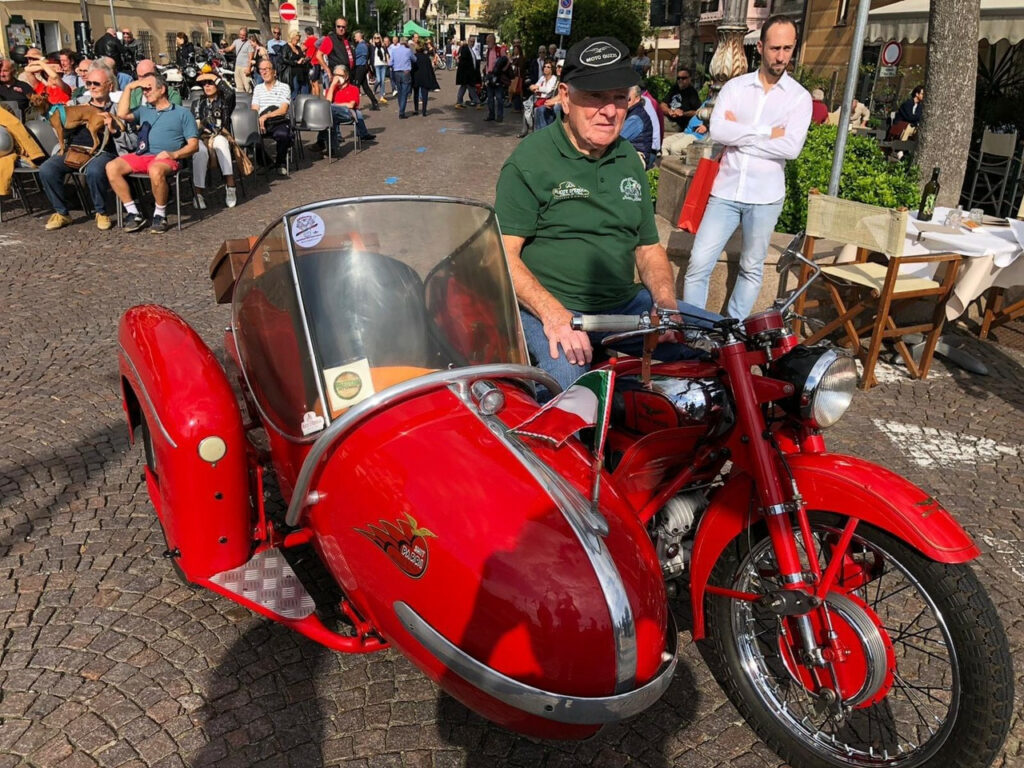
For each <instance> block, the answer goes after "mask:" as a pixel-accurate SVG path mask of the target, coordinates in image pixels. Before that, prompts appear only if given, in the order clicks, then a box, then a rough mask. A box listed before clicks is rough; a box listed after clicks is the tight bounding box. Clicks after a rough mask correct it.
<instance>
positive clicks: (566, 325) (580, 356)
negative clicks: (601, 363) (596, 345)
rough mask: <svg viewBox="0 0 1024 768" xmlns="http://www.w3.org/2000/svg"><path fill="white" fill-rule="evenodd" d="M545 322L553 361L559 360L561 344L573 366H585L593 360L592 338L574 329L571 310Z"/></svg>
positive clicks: (560, 312)
mask: <svg viewBox="0 0 1024 768" xmlns="http://www.w3.org/2000/svg"><path fill="white" fill-rule="evenodd" d="M543 322H544V335H545V336H547V339H548V350H549V352H550V354H551V359H553V360H555V359H557V358H558V346H559V344H561V346H562V349H563V350H564V351H565V359H566V360H568V361H569V362H570V363H572V364H573V365H583V364H584V363H589V362H590V361H591V360H592V359H593V357H594V349H593V347H591V345H590V337H589V336H587V334H586V333H585V332H584V331H574V330H573V329H572V325H571V323H572V313H571V312H570V311H569V310H567V309H561V310H559V311H557V312H555V313H553V314H552V316H550V317H545V318H544V321H543Z"/></svg>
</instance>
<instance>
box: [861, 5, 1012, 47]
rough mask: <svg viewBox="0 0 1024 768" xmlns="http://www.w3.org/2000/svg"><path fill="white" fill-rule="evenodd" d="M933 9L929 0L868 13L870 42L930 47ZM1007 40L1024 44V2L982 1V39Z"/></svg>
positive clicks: (980, 30) (887, 7)
mask: <svg viewBox="0 0 1024 768" xmlns="http://www.w3.org/2000/svg"><path fill="white" fill-rule="evenodd" d="M930 5H931V4H930V2H929V0H900V2H898V3H893V4H892V5H887V6H885V7H884V8H873V9H872V10H871V11H870V12H869V13H868V32H867V39H868V40H869V41H872V42H874V41H885V40H899V41H901V42H904V43H927V42H928V9H929V7H930ZM1004 38H1005V39H1007V40H1009V41H1010V43H1011V44H1014V43H1019V42H1020V41H1021V40H1024V2H1021V0H981V24H980V27H979V29H978V39H979V40H988V41H989V42H991V43H994V42H996V41H998V40H1002V39H1004Z"/></svg>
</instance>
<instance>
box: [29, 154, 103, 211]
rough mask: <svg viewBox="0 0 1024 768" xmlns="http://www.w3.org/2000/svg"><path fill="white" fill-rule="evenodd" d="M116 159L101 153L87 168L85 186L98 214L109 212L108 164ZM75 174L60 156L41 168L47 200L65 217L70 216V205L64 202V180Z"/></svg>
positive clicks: (48, 161) (40, 174)
mask: <svg viewBox="0 0 1024 768" xmlns="http://www.w3.org/2000/svg"><path fill="white" fill-rule="evenodd" d="M115 157H116V155H112V154H111V153H109V152H99V153H98V154H97V155H96V157H94V158H93V159H92V161H91V162H90V163H89V164H88V165H87V166H86V167H85V185H86V186H87V187H88V188H89V196H90V197H92V207H93V208H94V209H95V210H96V213H104V214H105V213H106V212H107V192H109V191H110V182H109V181H107V163H109V162H110V161H111V160H113V159H114V158H115ZM74 172H75V171H74V170H73V169H71V168H68V166H67V165H65V164H64V158H63V157H61V156H59V155H57V156H54V157H51V158H49V159H48V160H47V161H46V162H45V163H43V164H42V165H41V166H40V167H39V181H40V182H41V183H42V185H43V192H45V193H46V198H47V199H48V200H49V201H50V205H52V206H53V210H55V211H56V212H57V213H59V214H62V215H64V216H67V215H68V204H67V203H66V202H65V200H64V178H65V177H66V176H67V175H68V174H69V173H74Z"/></svg>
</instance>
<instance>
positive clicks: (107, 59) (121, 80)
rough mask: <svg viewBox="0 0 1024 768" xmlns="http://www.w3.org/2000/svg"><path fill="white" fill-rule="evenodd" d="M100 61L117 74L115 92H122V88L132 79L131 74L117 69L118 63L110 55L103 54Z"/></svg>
mask: <svg viewBox="0 0 1024 768" xmlns="http://www.w3.org/2000/svg"><path fill="white" fill-rule="evenodd" d="M100 61H102V62H103V63H104V64H106V65H107V66H108V67H110V68H111V70H113V72H114V74H115V75H116V76H117V89H116V90H115V93H121V92H123V91H124V89H125V88H127V87H128V83H130V82H131V81H132V76H131V75H130V74H129V73H128V72H123V71H121V70H120V69H118V66H119V65H118V63H117V62H116V61H114V59H113V57H111V56H103V57H102V58H101V59H100Z"/></svg>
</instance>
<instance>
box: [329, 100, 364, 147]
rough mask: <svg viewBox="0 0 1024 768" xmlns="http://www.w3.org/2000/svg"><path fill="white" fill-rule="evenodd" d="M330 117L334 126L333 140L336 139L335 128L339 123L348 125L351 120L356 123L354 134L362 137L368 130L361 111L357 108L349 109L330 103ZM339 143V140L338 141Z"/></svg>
mask: <svg viewBox="0 0 1024 768" xmlns="http://www.w3.org/2000/svg"><path fill="white" fill-rule="evenodd" d="M331 117H332V118H333V119H334V128H335V140H336V141H337V128H338V126H339V125H349V124H350V123H352V122H355V124H356V134H357V135H358V136H359V137H360V138H362V137H364V136H366V135H367V134H368V133H369V131H368V130H366V123H365V122H364V121H363V113H362V112H360V111H359V110H358V109H355V110H353V109H349V108H348V107H343V106H341V105H340V104H332V105H331ZM338 143H340V141H339V142H338Z"/></svg>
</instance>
